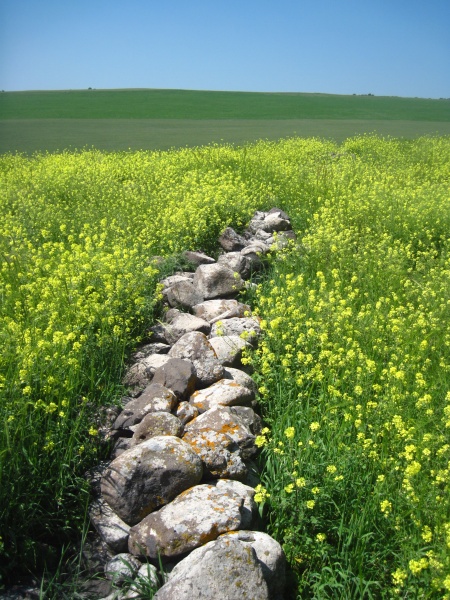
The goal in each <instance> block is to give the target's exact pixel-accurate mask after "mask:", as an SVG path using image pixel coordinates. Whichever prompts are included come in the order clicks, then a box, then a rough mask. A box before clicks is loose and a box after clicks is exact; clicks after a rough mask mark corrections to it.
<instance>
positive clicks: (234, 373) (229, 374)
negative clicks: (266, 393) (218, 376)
mask: <svg viewBox="0 0 450 600" xmlns="http://www.w3.org/2000/svg"><path fill="white" fill-rule="evenodd" d="M223 378H224V379H232V380H233V381H235V382H236V383H239V384H240V385H243V386H244V387H246V388H248V389H249V390H251V391H252V392H253V393H254V394H255V395H256V392H257V391H258V386H257V385H256V383H255V381H254V380H253V379H252V378H251V377H250V375H248V374H247V373H244V371H241V370H240V369H233V367H225V369H224V370H223Z"/></svg>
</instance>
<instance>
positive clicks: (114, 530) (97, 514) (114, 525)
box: [89, 497, 130, 552]
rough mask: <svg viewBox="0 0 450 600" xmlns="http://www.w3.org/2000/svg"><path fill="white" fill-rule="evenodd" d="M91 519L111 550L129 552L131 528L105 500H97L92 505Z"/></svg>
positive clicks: (90, 509) (90, 508)
mask: <svg viewBox="0 0 450 600" xmlns="http://www.w3.org/2000/svg"><path fill="white" fill-rule="evenodd" d="M89 517H90V519H91V523H92V525H93V526H94V527H95V529H96V530H97V532H98V534H99V535H100V537H101V538H102V540H103V541H104V542H105V543H106V544H107V545H108V547H109V548H111V550H113V551H114V552H126V551H127V549H128V535H129V533H130V526H129V525H127V524H126V523H125V522H124V521H122V519H121V518H120V517H119V516H118V515H116V513H115V512H114V511H113V510H112V509H111V507H110V506H109V504H108V503H107V502H105V500H104V499H103V498H101V497H100V498H97V499H95V500H94V501H93V502H92V503H91V505H90V507H89Z"/></svg>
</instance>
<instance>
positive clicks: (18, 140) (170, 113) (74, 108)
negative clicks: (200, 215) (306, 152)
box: [0, 90, 450, 153]
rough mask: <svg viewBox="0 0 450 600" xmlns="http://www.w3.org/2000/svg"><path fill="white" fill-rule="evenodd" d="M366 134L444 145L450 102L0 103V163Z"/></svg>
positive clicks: (1, 98)
mask: <svg viewBox="0 0 450 600" xmlns="http://www.w3.org/2000/svg"><path fill="white" fill-rule="evenodd" d="M374 132H376V133H377V134H379V135H383V136H395V137H405V138H414V137H417V136H420V135H426V134H440V135H447V134H449V133H450V100H429V99H421V98H399V97H375V96H338V95H332V94H288V93H284V94H281V93H280V94H277V93H250V92H203V91H188V90H78V91H48V92H40V91H36V92H4V93H1V94H0V153H5V152H25V153H33V152H36V151H48V152H57V151H62V150H65V149H81V148H85V147H95V148H98V149H101V150H108V151H120V150H128V149H131V150H167V149H169V148H173V147H177V148H180V147H185V146H190V147H192V146H200V145H205V144H210V143H220V142H222V141H223V142H227V143H233V144H244V143H246V142H252V141H255V140H258V139H267V140H277V139H280V138H285V137H292V136H300V137H311V136H314V137H320V138H328V139H332V140H334V141H337V142H342V141H343V140H344V139H346V138H347V137H350V136H353V135H357V134H362V133H374Z"/></svg>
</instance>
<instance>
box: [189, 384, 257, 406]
mask: <svg viewBox="0 0 450 600" xmlns="http://www.w3.org/2000/svg"><path fill="white" fill-rule="evenodd" d="M254 398H255V395H254V393H253V392H252V391H251V390H249V389H248V388H246V387H243V386H242V385H239V383H236V382H235V381H233V380H231V379H221V380H220V381H218V382H217V383H214V384H213V385H210V386H209V387H208V388H206V389H203V390H198V391H196V392H194V393H193V394H192V396H191V397H190V399H189V402H190V404H192V405H193V406H195V407H196V408H198V412H199V413H200V414H201V413H204V412H206V411H207V410H209V409H210V408H219V407H220V406H245V405H249V404H250V403H251V401H252V400H253V399H254Z"/></svg>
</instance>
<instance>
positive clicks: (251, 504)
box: [215, 479, 258, 529]
mask: <svg viewBox="0 0 450 600" xmlns="http://www.w3.org/2000/svg"><path fill="white" fill-rule="evenodd" d="M215 484H216V487H217V489H219V490H224V491H226V492H227V493H228V492H234V493H236V494H239V495H240V496H241V497H242V498H243V500H244V503H243V505H242V524H241V527H240V529H250V527H251V525H252V523H253V520H254V518H255V517H256V515H257V513H258V507H257V505H256V502H255V500H254V497H255V493H256V492H255V490H254V489H253V488H251V487H249V486H248V485H245V484H244V483H242V482H240V481H234V480H230V479H218V480H217V481H216V482H215Z"/></svg>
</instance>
